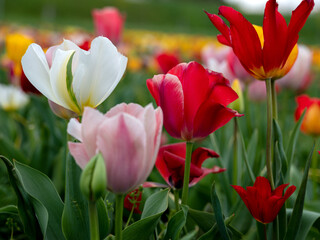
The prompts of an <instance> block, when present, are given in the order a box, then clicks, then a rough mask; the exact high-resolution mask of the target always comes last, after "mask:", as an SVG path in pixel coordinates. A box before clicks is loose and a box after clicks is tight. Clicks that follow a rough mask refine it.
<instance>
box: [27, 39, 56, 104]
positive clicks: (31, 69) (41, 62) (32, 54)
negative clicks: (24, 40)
mask: <svg viewBox="0 0 320 240" xmlns="http://www.w3.org/2000/svg"><path fill="white" fill-rule="evenodd" d="M21 64H22V68H23V71H24V73H25V75H26V77H27V78H28V79H29V81H30V82H31V83H32V85H33V86H34V87H35V88H36V89H38V90H39V92H41V93H42V94H43V95H44V96H46V97H47V98H48V99H50V100H51V101H53V102H56V101H57V100H56V98H55V95H54V94H53V91H52V88H51V84H50V77H49V66H48V62H47V60H46V56H45V54H44V52H43V50H42V49H41V47H40V46H39V45H38V44H35V43H32V44H31V45H30V46H29V47H28V49H27V51H26V53H25V54H24V56H23V57H22V59H21Z"/></svg>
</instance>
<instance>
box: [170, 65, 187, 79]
mask: <svg viewBox="0 0 320 240" xmlns="http://www.w3.org/2000/svg"><path fill="white" fill-rule="evenodd" d="M187 67H188V64H187V63H180V64H178V65H177V66H175V67H174V68H172V69H170V70H169V71H168V73H167V74H172V75H175V76H177V78H178V79H179V80H180V82H181V84H183V82H182V81H183V74H184V71H185V70H186V69H187Z"/></svg>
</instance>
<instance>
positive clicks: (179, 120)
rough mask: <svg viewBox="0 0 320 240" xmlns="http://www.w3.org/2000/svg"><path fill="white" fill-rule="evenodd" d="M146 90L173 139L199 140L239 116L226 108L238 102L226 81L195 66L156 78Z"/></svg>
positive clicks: (180, 67) (180, 65)
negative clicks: (162, 116)
mask: <svg viewBox="0 0 320 240" xmlns="http://www.w3.org/2000/svg"><path fill="white" fill-rule="evenodd" d="M147 86H148V89H149V91H150V93H151V95H152V96H153V98H154V99H155V101H156V103H157V105H158V106H160V107H161V108H162V111H163V115H164V126H165V128H166V130H167V132H168V133H169V134H170V135H171V136H172V137H175V138H179V139H184V140H186V141H191V140H196V139H201V138H204V137H206V136H208V135H209V134H210V133H212V132H214V131H215V130H217V129H218V128H220V127H222V126H223V125H225V124H226V123H227V122H229V121H230V119H232V118H233V117H235V116H241V115H240V114H238V113H237V112H236V111H233V110H231V109H229V108H227V107H226V106H227V105H228V104H229V103H231V102H233V101H234V100H236V99H237V98H238V95H237V94H236V92H235V91H234V90H232V88H231V87H230V83H229V81H228V80H227V79H225V78H224V77H223V76H222V74H219V73H216V72H213V71H210V70H206V69H204V68H203V67H202V66H201V65H200V64H199V63H197V62H190V63H188V64H187V63H181V64H179V65H177V66H176V67H174V68H172V69H171V70H170V71H169V72H168V73H167V74H159V75H155V76H154V77H153V78H152V79H148V80H147Z"/></svg>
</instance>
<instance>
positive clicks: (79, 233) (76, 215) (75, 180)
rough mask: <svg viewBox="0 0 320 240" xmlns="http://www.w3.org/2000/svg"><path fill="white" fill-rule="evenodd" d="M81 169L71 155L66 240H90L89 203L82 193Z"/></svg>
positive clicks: (65, 227) (66, 199) (67, 194)
mask: <svg viewBox="0 0 320 240" xmlns="http://www.w3.org/2000/svg"><path fill="white" fill-rule="evenodd" d="M80 175H81V169H80V167H79V166H78V165H77V164H76V163H75V161H74V159H73V158H72V157H71V155H70V154H69V155H68V157H67V166H66V189H65V205H64V209H63V214H62V231H63V234H64V236H65V238H66V239H69V240H74V239H77V240H87V239H90V230H89V216H88V202H87V200H86V199H85V197H84V196H83V195H82V193H81V191H80V186H79V182H80Z"/></svg>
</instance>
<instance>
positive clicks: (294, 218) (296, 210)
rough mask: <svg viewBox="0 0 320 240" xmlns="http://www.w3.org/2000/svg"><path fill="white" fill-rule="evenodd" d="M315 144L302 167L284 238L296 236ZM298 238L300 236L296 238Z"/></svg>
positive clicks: (291, 238)
mask: <svg viewBox="0 0 320 240" xmlns="http://www.w3.org/2000/svg"><path fill="white" fill-rule="evenodd" d="M314 147H315V144H314V145H313V147H312V149H311V151H310V154H309V156H308V159H307V162H306V166H305V169H304V173H303V177H302V181H301V185H300V188H299V192H298V196H297V199H296V201H295V203H294V206H293V210H292V215H291V217H290V220H289V224H288V229H287V232H286V235H285V238H284V239H285V240H294V239H296V238H297V235H298V232H299V228H300V225H301V219H302V215H303V206H304V199H305V194H306V189H307V182H308V175H309V168H310V164H311V159H312V154H313V151H314ZM298 239H300V238H298Z"/></svg>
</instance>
